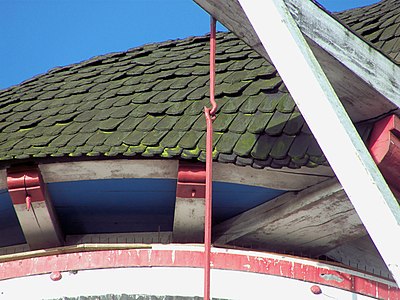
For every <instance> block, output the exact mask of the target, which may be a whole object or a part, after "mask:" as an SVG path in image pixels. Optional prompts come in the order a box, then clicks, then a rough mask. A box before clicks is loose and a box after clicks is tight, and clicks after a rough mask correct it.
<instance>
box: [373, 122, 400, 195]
mask: <svg viewBox="0 0 400 300" xmlns="http://www.w3.org/2000/svg"><path fill="white" fill-rule="evenodd" d="M399 137H400V119H399V118H398V117H397V116H395V115H391V116H388V117H386V118H384V119H382V120H380V121H378V122H376V124H375V125H374V128H373V130H372V133H371V136H370V139H369V152H370V153H371V156H372V158H373V159H374V161H375V163H376V164H377V165H378V167H379V169H380V170H381V172H382V175H383V176H384V177H385V179H386V182H387V183H388V185H389V187H390V188H391V190H392V192H393V193H394V194H395V196H396V197H397V198H400V176H399V175H400V139H399Z"/></svg>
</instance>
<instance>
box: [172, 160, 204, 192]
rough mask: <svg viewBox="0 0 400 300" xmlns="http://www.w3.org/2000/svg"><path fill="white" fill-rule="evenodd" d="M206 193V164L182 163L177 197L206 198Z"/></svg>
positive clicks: (179, 169) (179, 170)
mask: <svg viewBox="0 0 400 300" xmlns="http://www.w3.org/2000/svg"><path fill="white" fill-rule="evenodd" d="M205 193H206V166H205V164H202V163H194V162H185V161H180V162H179V167H178V183H177V187H176V196H177V197H179V198H205Z"/></svg>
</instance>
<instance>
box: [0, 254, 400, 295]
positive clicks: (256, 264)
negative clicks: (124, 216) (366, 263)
mask: <svg viewBox="0 0 400 300" xmlns="http://www.w3.org/2000/svg"><path fill="white" fill-rule="evenodd" d="M171 248H173V247H171ZM194 249H195V248H194ZM211 262H212V265H213V268H214V269H224V270H233V271H244V272H252V273H258V274H268V275H275V276H280V277H286V278H291V279H296V280H301V281H306V282H310V283H314V284H318V285H324V286H331V287H336V288H339V289H343V290H347V291H350V292H354V293H359V294H362V295H366V296H371V297H376V298H380V299H386V300H400V290H399V289H398V288H395V287H394V282H393V286H389V285H388V284H386V283H384V281H382V280H381V281H379V278H378V277H375V276H369V277H362V276H361V273H355V272H353V273H351V271H346V272H349V273H346V272H345V269H340V271H338V270H333V269H331V268H332V267H329V266H328V265H326V264H324V263H318V264H316V263H315V261H312V260H305V259H296V258H295V257H285V256H282V255H279V256H277V255H275V256H273V257H265V253H263V254H258V253H257V252H253V251H231V250H230V251H227V250H222V251H218V250H213V252H211ZM203 264H204V252H203V251H202V250H201V249H195V250H184V249H182V250H179V249H128V250H102V251H90V252H77V253H67V254H58V255H53V256H42V257H35V258H26V259H21V260H15V261H8V262H3V263H0V280H5V279H11V278H17V277H22V276H29V275H38V274H50V273H52V272H54V269H56V270H58V272H60V273H61V272H69V271H77V270H90V269H103V268H125V267H194V268H202V267H203ZM327 274H328V275H329V274H330V275H332V276H331V277H329V276H326V275H327ZM357 274H360V275H357ZM335 277H338V278H343V280H342V281H340V280H339V281H338V280H332V278H335Z"/></svg>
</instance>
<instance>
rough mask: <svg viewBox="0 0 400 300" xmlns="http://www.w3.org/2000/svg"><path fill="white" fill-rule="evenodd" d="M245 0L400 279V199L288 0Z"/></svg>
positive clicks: (263, 39)
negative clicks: (399, 239)
mask: <svg viewBox="0 0 400 300" xmlns="http://www.w3.org/2000/svg"><path fill="white" fill-rule="evenodd" d="M239 2H240V4H241V6H242V7H243V9H244V11H245V12H246V15H247V16H248V17H249V20H250V21H251V24H252V26H253V28H254V29H255V31H256V32H257V35H258V37H259V38H260V40H261V42H262V44H263V46H264V48H265V49H266V50H267V52H268V54H269V56H270V58H271V59H272V61H273V62H274V65H275V66H276V68H277V69H278V71H279V74H280V75H281V77H282V79H283V80H284V82H285V84H286V86H287V88H288V89H289V91H290V93H291V95H292V97H293V99H294V101H295V102H296V104H297V106H298V107H299V109H300V111H301V113H302V115H303V117H304V119H305V120H306V122H307V124H308V125H309V127H310V129H311V131H312V132H313V134H314V136H315V138H316V139H317V141H318V143H319V145H320V147H321V149H322V150H323V152H324V154H325V155H326V157H327V159H328V161H329V162H330V164H331V166H332V169H333V170H334V172H335V174H336V175H337V177H338V179H339V180H340V182H341V184H342V185H343V188H344V189H345V191H346V193H347V195H348V196H349V199H350V200H351V202H352V204H353V205H354V207H355V209H356V211H357V214H358V215H359V217H360V219H361V220H362V222H363V224H364V226H365V227H366V229H367V231H368V233H369V235H370V236H371V238H372V240H373V241H374V243H375V245H376V246H377V248H378V250H379V252H380V254H381V255H382V257H383V259H384V260H385V263H386V265H387V266H388V268H389V269H390V271H391V272H392V275H393V277H394V279H395V280H396V282H397V283H400V259H399V256H398V253H397V251H396V244H395V239H394V237H398V236H400V208H399V205H398V203H397V201H396V199H395V198H394V196H393V194H392V192H391V191H390V189H389V187H388V186H387V184H386V182H385V180H384V179H383V177H382V175H381V173H380V172H379V170H378V168H377V166H376V164H375V163H374V161H373V160H372V158H371V156H370V155H369V153H368V150H367V149H366V147H365V145H364V143H363V141H362V140H361V138H360V136H359V135H358V133H357V131H356V130H355V128H354V125H353V124H352V122H351V120H350V118H349V117H348V115H347V113H346V111H345V110H344V108H343V106H342V105H341V103H340V101H339V99H338V98H337V96H336V94H335V92H334V90H333V89H332V87H331V85H330V83H329V81H328V79H327V78H326V76H325V74H324V73H323V71H322V69H321V66H320V65H319V63H318V61H317V60H316V58H315V56H314V55H313V54H312V51H311V49H310V48H309V46H308V44H307V42H306V41H305V40H304V37H303V35H302V34H301V32H300V30H299V28H298V27H297V25H296V23H295V21H294V20H293V18H292V16H291V15H290V12H289V11H288V9H287V7H286V5H285V3H284V0H270V1H265V2H262V3H254V2H252V1H251V0H239ZM304 3H305V2H304ZM307 3H308V2H307ZM304 10H305V9H303V11H304ZM303 11H302V12H303ZM265 12H267V16H265ZM306 13H308V11H307V12H306ZM282 49H284V50H285V51H282ZM377 59H378V58H377ZM361 63H365V62H364V61H361ZM398 71H399V72H400V69H399V70H398ZM388 72H390V70H389V71H388ZM399 75H400V74H399ZM299 78H301V79H302V80H301V81H300V80H299ZM399 78H400V76H399ZM399 80H400V79H399ZM378 88H379V87H378ZM387 95H388V94H387ZM399 97H400V95H399ZM391 100H392V101H394V100H395V98H392V99H391ZM354 178H356V179H357V180H354ZM372 207H373V209H372ZM382 232H385V234H382Z"/></svg>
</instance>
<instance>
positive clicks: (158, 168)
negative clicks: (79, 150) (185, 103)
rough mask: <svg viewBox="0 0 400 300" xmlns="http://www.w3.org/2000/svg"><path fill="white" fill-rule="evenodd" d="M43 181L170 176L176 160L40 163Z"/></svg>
mask: <svg viewBox="0 0 400 300" xmlns="http://www.w3.org/2000/svg"><path fill="white" fill-rule="evenodd" d="M39 168H40V171H41V172H42V175H43V179H44V181H45V182H64V181H78V180H94V179H114V178H172V179H175V178H176V175H177V173H178V161H177V160H102V161H98V160H96V161H84V162H65V163H54V164H40V165H39Z"/></svg>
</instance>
